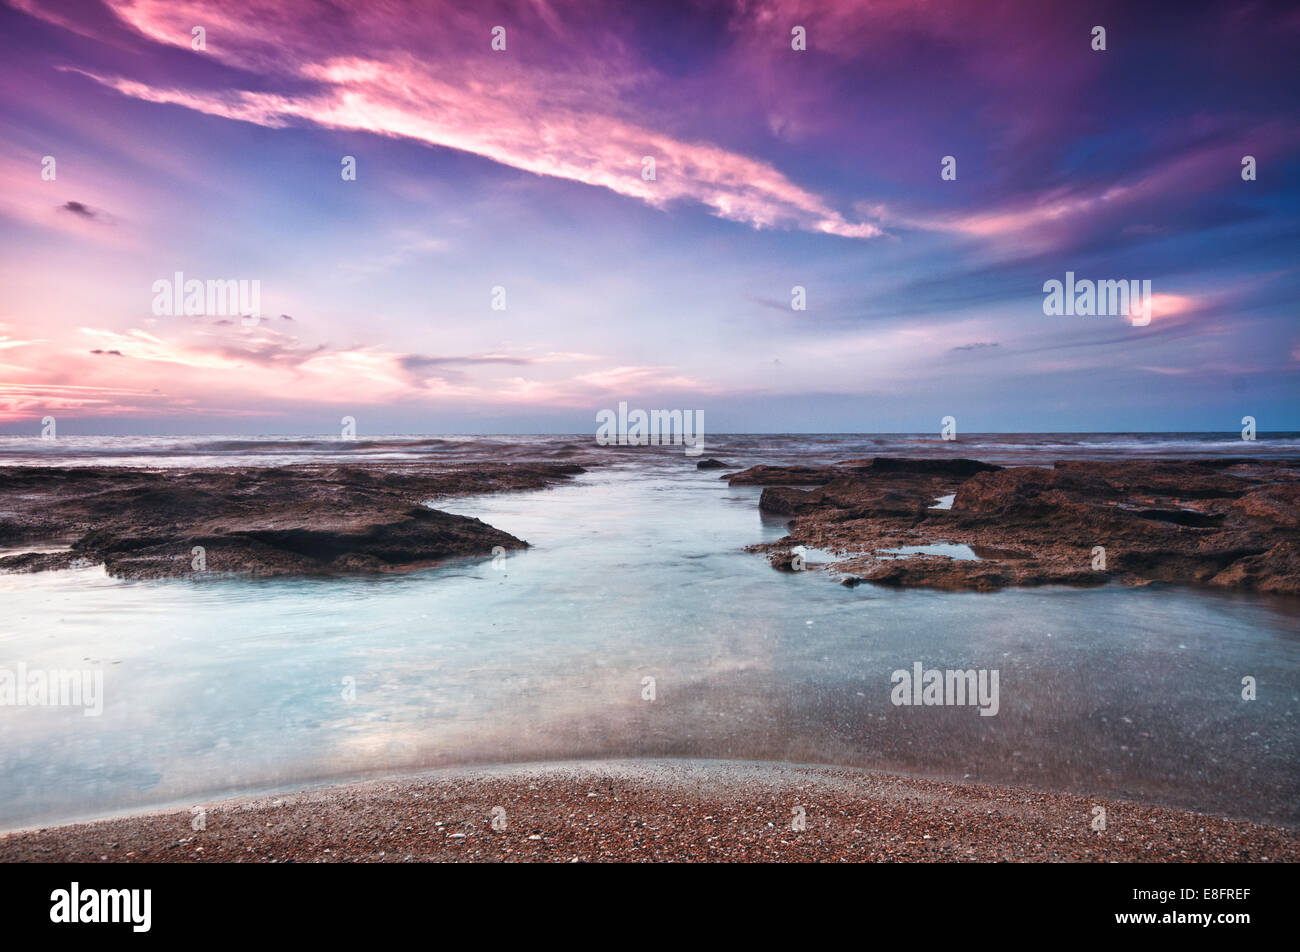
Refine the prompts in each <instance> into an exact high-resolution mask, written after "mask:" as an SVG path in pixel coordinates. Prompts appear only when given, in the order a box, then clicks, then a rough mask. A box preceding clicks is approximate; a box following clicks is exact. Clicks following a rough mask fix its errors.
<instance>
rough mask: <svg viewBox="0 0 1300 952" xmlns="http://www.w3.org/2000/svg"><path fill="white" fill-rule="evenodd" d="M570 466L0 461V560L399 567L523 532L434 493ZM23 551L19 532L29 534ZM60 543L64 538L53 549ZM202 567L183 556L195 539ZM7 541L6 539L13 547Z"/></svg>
mask: <svg viewBox="0 0 1300 952" xmlns="http://www.w3.org/2000/svg"><path fill="white" fill-rule="evenodd" d="M580 472H583V469H582V467H580V466H576V465H573V464H545V463H539V464H522V465H501V466H493V467H483V466H467V467H459V468H454V469H445V468H444V469H438V470H435V469H433V468H428V467H420V466H415V465H410V464H403V465H382V464H367V465H309V466H285V467H268V468H249V469H231V468H221V469H204V470H193V471H183V472H178V471H173V470H145V469H126V468H116V467H76V468H53V467H4V468H0V546H4V547H5V548H7V549H10V550H11V554H9V555H7V556H4V557H0V571H28V572H30V571H42V570H47V569H57V568H66V567H68V566H72V565H77V564H92V565H96V564H101V563H102V564H103V565H104V566H105V567H106V568H107V570H108V572H109V573H110V574H112V575H115V576H119V577H123V578H157V577H164V576H186V577H188V576H196V575H201V574H207V575H220V574H230V573H235V574H245V575H266V576H274V575H318V574H328V573H336V572H384V571H400V570H406V569H412V568H418V567H421V566H425V565H430V564H433V563H436V562H439V561H441V560H444V559H447V558H452V557H456V556H474V555H489V554H491V553H492V550H493V548H494V547H495V546H502V547H503V548H505V549H520V548H524V547H526V546H527V543H526V542H524V541H523V540H521V539H518V538H516V537H515V536H512V535H510V534H509V533H507V532H502V531H501V530H499V529H495V528H493V527H492V526H489V525H487V524H486V523H483V522H481V521H479V520H478V519H471V518H468V517H465V516H457V515H452V514H450V513H446V512H440V511H438V510H436V509H431V508H429V507H427V506H425V505H422V503H423V502H426V501H428V500H432V499H436V498H439V497H448V496H457V495H469V494H474V493H484V492H498V491H502V490H513V489H540V488H544V487H546V486H549V485H552V484H554V483H556V482H559V481H561V480H564V479H566V478H568V477H569V476H571V475H574V474H576V473H580ZM32 543H35V545H31V546H30V548H29V549H28V550H27V551H24V548H26V547H27V546H26V545H25V544H32ZM54 543H62V544H63V545H65V546H66V548H58V547H57V546H55V545H53V544H54ZM195 547H201V548H202V549H203V553H202V560H203V563H205V567H204V568H203V569H202V570H201V571H200V570H196V568H195V554H194V548H195ZM14 550H16V551H14Z"/></svg>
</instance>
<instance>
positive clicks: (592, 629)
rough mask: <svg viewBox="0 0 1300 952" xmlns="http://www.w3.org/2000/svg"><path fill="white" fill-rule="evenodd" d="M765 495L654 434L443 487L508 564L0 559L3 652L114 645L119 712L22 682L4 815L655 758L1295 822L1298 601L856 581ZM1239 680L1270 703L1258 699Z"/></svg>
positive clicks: (111, 656)
mask: <svg viewBox="0 0 1300 952" xmlns="http://www.w3.org/2000/svg"><path fill="white" fill-rule="evenodd" d="M759 492H760V490H759V489H757V488H750V487H729V486H727V484H726V483H725V481H721V480H719V479H718V478H717V475H716V473H709V472H708V471H704V472H699V471H697V470H696V469H695V468H694V466H693V463H692V461H690V460H683V459H682V458H681V457H680V456H676V455H674V456H672V457H669V456H667V455H663V456H658V457H653V458H651V457H647V459H646V461H645V462H644V463H624V464H619V465H618V466H615V467H611V468H608V469H601V470H597V471H593V472H592V473H589V474H587V475H585V476H582V477H580V478H578V479H577V480H575V481H574V483H573V484H571V485H566V486H562V487H559V488H555V489H551V490H546V491H542V492H529V493H517V494H507V495H501V496H491V497H479V498H472V499H464V500H457V501H454V502H452V503H440V506H441V507H442V508H447V509H450V510H451V511H454V512H460V513H464V514H467V515H473V516H477V517H480V518H482V519H483V520H484V521H486V522H488V523H490V524H492V525H495V526H498V527H500V528H502V529H504V530H506V531H508V532H511V533H514V534H515V535H518V536H520V537H522V538H525V539H527V540H528V541H529V542H531V543H533V545H534V548H532V549H530V550H528V551H525V552H521V553H511V554H510V556H509V557H508V558H507V559H506V560H505V561H504V563H503V564H502V565H501V566H500V568H499V569H496V568H493V565H492V561H491V560H490V559H484V560H472V561H468V562H460V563H456V564H451V565H447V566H444V567H441V568H439V569H435V570H429V571H425V572H421V573H418V574H414V575H410V576H404V577H396V578H393V577H385V578H380V579H345V580H309V581H285V580H272V581H262V582H256V581H230V580H225V581H215V582H207V583H192V582H185V581H175V580H173V581H150V582H122V581H117V580H113V579H109V578H107V577H105V576H104V575H103V573H102V571H100V570H75V571H69V572H61V573H45V574H39V575H10V576H0V595H2V596H3V598H4V602H5V606H6V611H5V615H4V620H3V621H2V622H0V665H3V666H8V667H10V668H12V667H13V666H15V665H16V664H17V663H18V662H20V661H22V662H25V663H26V664H27V665H28V667H29V668H30V667H38V666H39V667H44V668H56V667H57V668H80V667H94V668H101V669H102V670H103V671H104V686H105V693H106V701H105V709H104V713H103V715H102V716H101V717H98V718H87V717H83V715H82V713H81V712H80V711H79V710H59V709H49V708H12V707H9V708H0V827H13V826H16V825H19V824H30V823H37V822H49V821H52V820H56V819H66V818H70V817H74V816H84V815H94V814H103V813H107V812H109V811H112V810H117V809H123V808H127V807H139V806H152V805H159V804H163V803H169V802H193V803H198V802H202V801H203V800H204V799H212V798H213V797H214V796H215V795H217V794H219V793H223V792H224V793H229V792H241V791H246V790H251V789H265V788H268V787H272V786H275V785H285V784H289V783H294V782H299V781H306V780H310V779H321V778H329V777H343V776H356V775H359V774H363V773H367V772H371V771H380V770H399V769H413V768H418V767H423V766H434V765H449V764H457V763H470V762H477V763H485V762H496V761H521V760H539V759H549V758H571V757H595V756H638V755H649V756H699V757H719V758H744V759H749V758H753V759H776V760H787V761H799V762H826V763H842V764H854V765H862V766H868V767H875V768H881V769H894V770H902V771H910V772H914V773H919V774H926V775H932V776H940V777H952V778H958V779H960V778H962V777H966V776H969V777H970V778H972V779H977V780H983V781H990V782H1011V783H1020V784H1027V785H1037V786H1042V787H1045V788H1050V789H1066V790H1072V791H1078V792H1083V793H1096V794H1109V795H1119V796H1130V797H1137V798H1147V799H1155V800H1158V801H1161V802H1166V803H1170V804H1174V805H1180V806H1187V807H1193V808H1198V809H1204V810H1209V811H1213V812H1218V813H1224V814H1228V815H1234V816H1246V817H1251V818H1256V819H1269V820H1273V821H1283V822H1287V823H1291V824H1294V823H1296V822H1297V820H1300V807H1298V806H1297V804H1298V803H1300V797H1298V796H1297V793H1300V783H1298V782H1297V781H1298V779H1300V778H1298V773H1300V771H1298V770H1297V766H1296V763H1297V756H1296V755H1297V753H1300V745H1298V744H1297V724H1296V722H1297V713H1300V700H1297V694H1300V686H1298V685H1297V671H1298V670H1300V665H1298V664H1297V662H1298V661H1300V639H1298V638H1297V629H1298V628H1300V624H1298V623H1297V619H1300V611H1298V610H1297V605H1296V603H1295V602H1294V601H1287V600H1277V599H1262V598H1253V597H1246V596H1227V595H1223V594H1217V593H1204V592H1193V591H1188V590H1181V589H1171V588H1164V589H1156V588H1149V589H1138V590H1127V589H1120V588H1113V587H1112V588H1104V589H1086V590H1075V589H1061V588H1050V589H1029V590H1013V591H1004V592H997V593H989V594H984V593H953V592H934V591H899V590H889V589H877V588H874V587H872V586H869V585H862V586H859V587H857V588H855V589H847V588H844V587H842V586H839V585H836V584H833V582H832V581H831V580H829V579H827V578H826V577H825V575H823V574H822V573H821V572H816V571H811V572H803V573H783V572H777V571H774V570H773V569H772V568H770V567H769V566H768V564H767V561H766V560H765V559H764V558H763V557H761V556H755V555H750V554H746V553H744V552H742V551H741V548H742V546H744V545H746V544H749V543H752V542H757V541H763V540H769V539H774V538H778V537H779V536H780V535H781V534H782V533H783V530H782V525H781V523H782V521H781V520H772V519H767V518H764V517H763V516H761V515H760V514H759V512H758V510H757V505H756V504H757V498H758V494H759ZM916 661H920V662H923V663H924V665H925V666H926V667H938V668H976V669H979V668H996V669H998V670H999V671H1000V673H1001V676H1000V684H1001V707H1000V713H999V714H998V715H997V716H996V717H980V716H978V713H977V712H976V710H975V709H974V708H970V707H954V708H942V707H894V706H893V705H891V703H890V700H889V696H890V687H891V684H890V673H891V672H892V671H894V670H896V669H898V668H910V667H911V665H912V664H913V663H914V662H916ZM1246 676H1250V677H1254V678H1255V679H1256V680H1257V683H1258V700H1256V701H1253V702H1246V701H1243V700H1242V699H1241V680H1242V678H1243V677H1246ZM647 677H650V678H654V679H655V700H654V701H653V702H650V701H646V700H643V699H642V691H643V687H642V685H643V679H644V678H647ZM353 686H354V688H355V697H352V696H351V687H353Z"/></svg>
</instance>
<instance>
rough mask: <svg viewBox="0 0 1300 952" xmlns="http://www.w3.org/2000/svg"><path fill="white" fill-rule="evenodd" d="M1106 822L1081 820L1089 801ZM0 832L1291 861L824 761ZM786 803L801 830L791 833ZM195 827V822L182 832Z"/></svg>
mask: <svg viewBox="0 0 1300 952" xmlns="http://www.w3.org/2000/svg"><path fill="white" fill-rule="evenodd" d="M1097 807H1102V808H1104V809H1105V817H1106V829H1105V830H1094V829H1093V828H1092V827H1093V821H1094V817H1095V816H1096V815H1097V813H1096V812H1095V808H1097ZM201 808H202V811H203V812H202V822H199V819H198V817H199V816H200V814H198V813H195V812H194V811H193V810H192V809H189V808H184V809H176V810H169V811H160V812H152V813H144V814H139V815H135V816H125V817H117V818H113V819H106V820H101V821H98V822H93V823H80V824H74V825H68V826H55V827H47V828H41V829H33V830H26V831H20V832H15V833H10V834H7V835H4V836H0V861H3V862H52V861H60V862H62V861H68V862H196V863H197V862H209V863H210V862H266V863H284V862H300V863H301V862H552V863H572V862H614V861H620V862H621V861H639V862H681V861H695V862H698V861H705V862H898V861H907V862H1020V861H1051V862H1296V861H1297V860H1300V833H1297V832H1295V831H1294V830H1289V829H1284V828H1280V827H1272V826H1265V825H1261V824H1255V823H1248V822H1244V821H1239V820H1229V819H1223V818H1219V817H1214V816H1208V815H1205V814H1200V813H1194V812H1188V811H1182V810H1171V809H1164V808H1160V807H1152V806H1144V805H1140V804H1137V803H1131V802H1127V801H1123V800H1112V799H1104V798H1091V797H1084V796H1076V795H1068V794H1056V793H1043V792H1037V791H1030V790H1025V789H1020V788H1012V787H1005V786H994V785H983V784H952V783H943V782H938V781H933V780H924V779H915V778H906V777H901V776H896V775H891V774H885V773H876V772H870V771H863V770H854V769H849V768H839V767H820V766H799V765H791V764H756V763H752V762H729V761H708V760H603V761H571V762H565V763H552V764H530V765H512V766H503V767H492V768H470V769H448V770H438V771H430V772H425V773H420V774H415V775H410V776H405V777H400V778H389V779H383V780H370V781H365V782H359V783H350V784H342V785H335V786H321V787H315V788H311V789H306V790H300V791H298V792H292V793H285V794H283V795H279V796H259V797H245V798H237V799H229V800H221V801H216V802H212V803H207V804H203V805H201ZM797 808H802V816H803V829H801V830H799V829H795V828H794V827H795V826H796V825H797V817H798V816H799V811H798V809H797ZM195 825H199V826H202V827H203V828H202V829H197V830H196V829H194V826H195Z"/></svg>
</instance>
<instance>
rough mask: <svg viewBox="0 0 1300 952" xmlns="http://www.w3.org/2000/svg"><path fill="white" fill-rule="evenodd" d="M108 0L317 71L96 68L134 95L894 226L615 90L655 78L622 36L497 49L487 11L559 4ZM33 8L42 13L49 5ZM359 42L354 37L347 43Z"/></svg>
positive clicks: (864, 227)
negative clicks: (343, 18)
mask: <svg viewBox="0 0 1300 952" xmlns="http://www.w3.org/2000/svg"><path fill="white" fill-rule="evenodd" d="M111 6H112V7H113V9H114V10H115V12H116V13H117V15H118V16H119V17H121V18H122V19H123V20H124V21H126V22H127V23H129V24H130V25H131V26H132V27H134V28H135V29H136V30H138V31H139V32H141V33H143V34H144V35H146V36H148V37H150V38H151V39H154V40H156V41H158V42H162V43H167V44H170V45H173V46H180V47H185V48H189V46H190V30H191V28H192V27H193V26H194V25H195V24H198V25H203V26H204V27H205V29H206V30H207V49H206V51H204V52H202V53H196V54H195V55H209V56H212V57H215V58H217V59H219V60H223V61H225V62H227V63H229V64H231V65H236V66H240V67H242V68H246V69H255V70H258V71H261V72H263V73H264V74H270V75H273V76H277V77H279V78H281V79H283V80H286V81H289V82H293V83H294V84H295V85H296V86H301V85H302V83H303V81H309V82H310V84H311V87H312V88H311V90H310V91H306V92H300V93H294V94H277V93H269V92H258V91H251V90H236V91H233V92H225V91H222V92H214V91H210V90H204V89H181V88H175V87H167V86H161V85H155V84H150V83H144V82H137V81H134V80H131V79H128V78H125V77H120V76H105V75H95V74H90V73H87V75H90V76H91V77H92V78H93V79H95V80H97V81H98V82H100V83H103V84H104V85H106V86H109V87H111V88H113V89H116V90H117V91H118V92H121V93H122V94H124V95H127V96H131V97H133V98H136V99H141V100H146V101H149V102H157V103H168V104H173V105H178V106H182V107H184V108H187V109H191V110H195V111H198V112H203V113H206V114H209V115H215V116H221V117H223V118H228V119H233V120H238V121H244V122H252V123H256V124H258V125H262V126H267V127H271V128H277V127H283V126H285V125H288V124H290V123H295V122H301V121H306V122H311V123H314V124H316V125H320V126H323V127H326V128H331V129H343V130H351V131H364V132H371V133H375V134H379V135H389V136H400V137H404V138H409V139H413V140H416V141H420V142H425V143H428V144H429V145H434V146H440V147H445V148H451V149H457V150H460V151H463V152H468V153H472V154H474V155H479V156H482V157H484V158H487V159H490V160H492V161H494V162H498V163H501V164H503V165H507V166H510V167H512V168H516V169H520V170H522V171H526V172H531V173H534V174H537V175H545V176H551V177H555V178H561V179H566V180H570V181H575V182H581V183H583V184H586V185H591V186H595V187H600V188H606V189H609V190H610V191H613V192H615V193H617V194H619V195H624V196H627V197H629V198H634V199H637V200H640V201H643V202H646V203H647V204H650V205H653V206H655V207H660V208H662V207H665V206H668V205H670V204H672V203H675V202H682V203H693V204H699V205H703V206H704V207H706V208H707V209H709V211H710V212H711V213H712V214H714V215H716V216H718V217H720V218H724V219H727V220H729V221H735V222H739V223H742V224H746V225H749V226H751V227H754V228H796V229H802V230H805V231H812V232H820V233H823V234H830V235H836V236H840V237H845V238H859V239H862V238H874V237H878V236H880V235H882V234H883V232H882V230H881V228H880V227H879V226H878V225H876V224H873V223H871V222H866V221H849V220H847V219H846V218H845V217H844V216H843V215H842V214H841V213H840V212H839V211H837V210H836V209H834V208H833V207H831V206H830V204H829V203H828V202H827V201H826V200H824V199H823V198H821V197H820V196H818V195H816V194H814V193H813V192H811V191H808V190H807V189H804V188H802V187H800V186H798V185H796V184H795V183H794V182H792V181H790V180H789V179H788V178H787V177H786V176H785V175H783V174H782V173H781V172H779V171H778V170H777V169H775V168H774V167H773V166H772V165H770V164H768V163H766V162H763V161H760V160H757V159H753V158H749V157H747V156H745V155H741V154H739V153H736V152H733V151H730V150H728V149H724V148H721V147H718V146H715V145H711V144H709V143H706V142H698V141H689V140H686V139H683V138H681V137H678V136H674V135H672V134H670V133H668V132H665V131H663V130H660V129H656V128H655V127H654V126H653V125H652V124H650V123H649V122H647V121H646V120H647V119H649V118H650V117H648V116H646V115H644V111H643V110H639V109H634V108H633V107H631V106H630V105H629V104H628V103H627V102H626V101H625V100H624V99H623V98H622V97H621V96H620V92H621V91H624V90H626V89H627V88H629V87H634V86H637V85H639V84H643V83H646V82H649V81H652V80H653V78H654V77H653V74H650V73H648V72H647V71H645V70H640V69H638V68H637V66H636V64H635V63H628V62H619V63H617V66H618V69H617V70H614V69H613V68H612V64H611V62H610V61H609V59H608V52H609V50H608V47H609V46H610V44H611V43H614V42H615V41H614V40H613V39H612V38H609V37H599V36H590V37H586V38H584V39H583V41H582V42H577V41H575V42H574V43H573V44H572V45H571V46H569V47H567V48H566V52H568V53H571V54H572V55H571V56H569V57H567V58H566V59H565V60H564V61H563V62H561V63H559V64H545V63H540V62H537V61H536V60H535V59H533V58H530V57H529V56H528V54H527V52H524V53H518V54H515V53H510V52H506V53H500V54H494V53H492V52H491V51H490V49H489V40H490V34H489V32H488V31H489V28H490V26H491V25H492V23H494V22H498V21H494V20H492V19H491V17H492V16H498V17H506V19H505V21H504V22H509V23H511V24H518V26H513V27H511V28H509V29H513V30H514V31H515V32H514V36H515V37H516V40H515V42H516V45H517V46H519V47H523V48H524V50H525V51H527V50H528V43H529V40H530V39H531V38H532V37H533V36H534V35H535V32H536V31H537V30H544V31H546V32H547V33H548V34H549V33H551V32H554V31H556V30H560V29H561V28H560V27H559V25H558V23H557V22H556V21H555V19H554V17H553V16H541V15H538V16H536V17H534V16H529V15H527V14H516V15H514V16H508V17H507V16H506V14H505V13H497V14H488V13H478V14H470V13H466V12H464V11H463V10H457V9H456V8H455V7H454V6H453V5H450V4H445V5H444V4H439V5H430V6H423V7H420V8H417V9H411V10H401V11H397V10H393V11H389V10H386V9H384V8H378V7H376V8H365V7H360V8H356V9H352V10H350V11H348V21H347V29H346V30H340V29H338V28H334V29H333V30H332V31H327V30H326V29H325V28H324V27H321V26H320V22H319V20H318V19H317V18H316V16H315V13H316V12H317V11H318V9H319V8H318V7H317V5H316V4H313V3H299V4H289V5H275V6H273V5H268V4H262V3H258V2H244V3H239V2H230V3H223V4H220V5H217V4H208V3H202V2H180V3H171V2H169V3H165V4H164V3H158V2H153V0H115V2H111ZM537 9H538V10H541V11H545V10H546V7H545V5H541V6H539V7H538V8H537ZM331 10H332V11H333V12H335V13H337V12H338V8H336V7H331ZM33 12H35V13H36V14H37V15H45V14H44V13H43V12H42V8H34V9H33ZM51 17H52V15H51ZM421 24H425V25H426V26H427V29H420V25H421ZM412 35H421V36H428V37H432V38H433V40H432V42H433V43H434V44H435V47H436V48H434V49H430V50H423V49H422V50H421V51H420V54H419V55H415V54H413V53H411V52H409V37H410V36H412ZM509 35H510V34H509V33H508V36H509ZM271 37H274V38H275V43H274V44H272V43H271V41H270V38H271ZM349 47H354V48H356V49H357V51H358V52H357V53H356V54H355V55H349V54H347V53H342V54H341V53H340V52H339V51H340V50H346V49H347V48H349ZM623 53H624V54H625V55H626V50H624V51H623ZM645 156H650V157H653V158H654V161H655V166H656V168H655V178H654V179H653V180H649V181H647V180H646V179H645V178H644V177H643V162H642V160H643V157H645Z"/></svg>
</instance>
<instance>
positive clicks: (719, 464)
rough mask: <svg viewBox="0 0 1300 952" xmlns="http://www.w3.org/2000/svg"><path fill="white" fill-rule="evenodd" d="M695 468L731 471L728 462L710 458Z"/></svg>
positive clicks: (700, 462) (697, 464) (703, 460)
mask: <svg viewBox="0 0 1300 952" xmlns="http://www.w3.org/2000/svg"><path fill="white" fill-rule="evenodd" d="M695 468H696V469H730V468H731V464H730V463H727V462H723V461H722V460H720V459H713V458H712V457H710V458H709V459H702V460H700V461H699V462H698V463H696V464H695Z"/></svg>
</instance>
